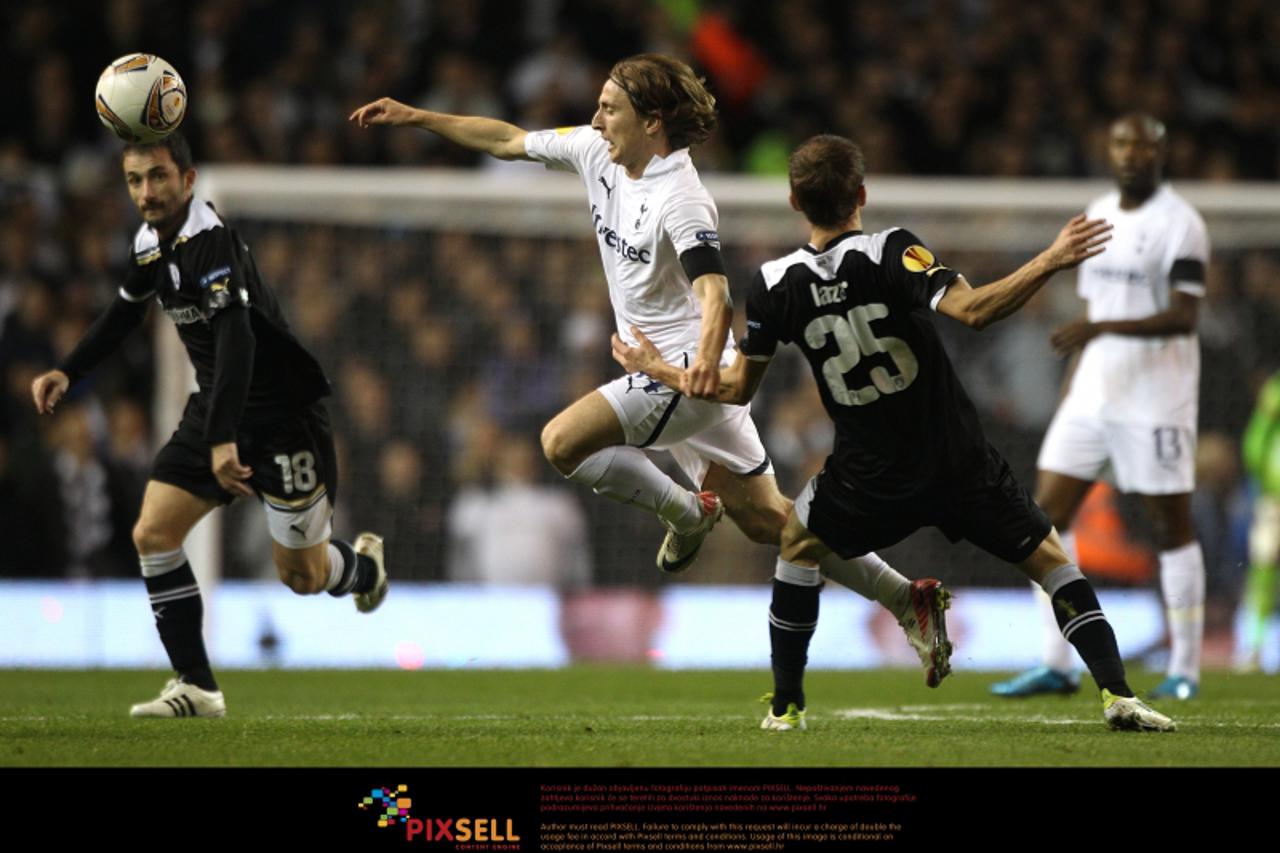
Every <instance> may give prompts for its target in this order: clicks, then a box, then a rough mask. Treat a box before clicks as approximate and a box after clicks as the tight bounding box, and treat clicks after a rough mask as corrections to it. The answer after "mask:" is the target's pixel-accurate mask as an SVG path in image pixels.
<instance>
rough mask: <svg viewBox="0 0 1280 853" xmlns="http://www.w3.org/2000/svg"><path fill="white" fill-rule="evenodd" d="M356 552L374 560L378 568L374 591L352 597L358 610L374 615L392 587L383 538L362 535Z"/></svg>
mask: <svg viewBox="0 0 1280 853" xmlns="http://www.w3.org/2000/svg"><path fill="white" fill-rule="evenodd" d="M355 550H356V553H357V554H363V555H365V556H366V557H368V558H369V559H370V560H373V564H374V565H375V566H376V567H377V568H378V577H377V580H375V581H374V583H373V589H371V590H369V591H368V592H357V593H355V594H354V595H352V596H351V597H352V598H354V599H355V602H356V610H359V611H360V612H361V613H372V612H373V611H375V610H377V609H378V607H379V606H380V605H381V604H382V600H383V599H384V598H386V597H387V589H388V588H389V587H390V586H391V582H390V581H388V580H387V568H386V564H385V562H384V560H383V557H382V537H381V536H378V535H377V534H376V533H361V534H360V535H359V536H357V537H356V543H355Z"/></svg>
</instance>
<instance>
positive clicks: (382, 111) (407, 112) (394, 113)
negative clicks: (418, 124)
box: [347, 98, 415, 127]
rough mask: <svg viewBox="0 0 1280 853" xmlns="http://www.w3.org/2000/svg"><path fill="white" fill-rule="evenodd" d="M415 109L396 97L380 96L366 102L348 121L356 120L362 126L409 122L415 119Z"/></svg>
mask: <svg viewBox="0 0 1280 853" xmlns="http://www.w3.org/2000/svg"><path fill="white" fill-rule="evenodd" d="M414 112H415V110H414V109H413V107H410V106H408V105H406V104H402V103H400V102H399V101H397V100H395V99H394V98H379V99H378V100H376V101H374V102H373V103H369V104H365V105H364V106H363V107H360V108H359V109H358V110H356V111H355V112H353V113H352V114H351V115H350V116H349V117H348V119H347V120H348V121H354V122H355V123H356V124H358V125H359V126H360V127H368V126H369V125H371V124H390V125H399V124H409V123H410V122H411V121H412V120H413V114H414Z"/></svg>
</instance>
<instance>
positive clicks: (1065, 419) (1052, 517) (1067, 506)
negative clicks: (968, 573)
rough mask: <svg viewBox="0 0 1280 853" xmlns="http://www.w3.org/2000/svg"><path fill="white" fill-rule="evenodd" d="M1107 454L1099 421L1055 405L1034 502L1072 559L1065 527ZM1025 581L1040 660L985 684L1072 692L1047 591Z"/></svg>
mask: <svg viewBox="0 0 1280 853" xmlns="http://www.w3.org/2000/svg"><path fill="white" fill-rule="evenodd" d="M1107 458H1108V451H1107V444H1106V434H1105V431H1104V430H1103V427H1102V424H1101V423H1099V422H1097V421H1096V420H1095V419H1092V418H1083V417H1075V416H1073V415H1072V414H1071V413H1070V412H1067V411H1065V410H1063V409H1059V410H1058V413H1057V414H1056V415H1055V416H1054V418H1053V422H1052V423H1051V424H1050V425H1049V430H1048V432H1046V433H1045V437H1044V443H1043V444H1042V445H1041V447H1040V456H1039V459H1038V461H1037V463H1036V467H1037V469H1038V470H1037V471H1036V494H1035V501H1036V503H1037V504H1038V505H1039V506H1040V508H1041V509H1043V510H1044V512H1045V514H1046V515H1047V516H1048V517H1049V521H1050V522H1051V523H1052V524H1053V526H1054V527H1055V528H1056V529H1057V530H1059V531H1064V532H1063V534H1062V542H1063V545H1064V546H1065V549H1066V551H1067V553H1068V556H1069V557H1070V558H1071V560H1072V562H1075V535H1074V534H1073V533H1071V532H1070V528H1071V525H1072V523H1073V522H1074V521H1075V517H1076V513H1077V512H1079V510H1080V505H1081V504H1082V503H1083V502H1084V499H1085V496H1086V495H1087V494H1088V493H1089V488H1090V487H1091V486H1092V485H1093V482H1094V480H1096V479H1097V477H1098V476H1099V475H1100V474H1101V473H1102V470H1103V469H1104V467H1105V466H1106V464H1107ZM1031 586H1032V589H1033V590H1034V591H1035V600H1036V609H1037V611H1038V612H1039V614H1040V624H1041V637H1042V640H1041V659H1040V663H1039V664H1038V665H1036V666H1034V667H1032V668H1031V669H1028V670H1026V671H1024V672H1021V673H1019V674H1018V675H1016V676H1014V677H1013V678H1011V679H1009V680H1007V681H1000V682H997V683H995V684H993V685H991V692H992V693H994V694H995V695H997V696H1005V697H1010V698H1018V697H1025V696H1035V695H1039V694H1043V693H1065V694H1071V693H1074V692H1076V690H1078V689H1079V686H1080V679H1079V675H1078V674H1077V672H1076V656H1075V652H1074V651H1073V650H1072V648H1071V645H1070V644H1069V643H1067V642H1066V640H1064V639H1063V638H1062V632H1061V631H1060V630H1058V622H1057V618H1056V617H1055V616H1054V613H1053V607H1052V606H1051V605H1050V603H1049V598H1048V596H1046V595H1045V594H1044V590H1042V589H1041V588H1040V587H1039V586H1038V585H1036V584H1032V585H1031Z"/></svg>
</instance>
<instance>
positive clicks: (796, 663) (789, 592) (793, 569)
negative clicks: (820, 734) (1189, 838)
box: [760, 510, 830, 731]
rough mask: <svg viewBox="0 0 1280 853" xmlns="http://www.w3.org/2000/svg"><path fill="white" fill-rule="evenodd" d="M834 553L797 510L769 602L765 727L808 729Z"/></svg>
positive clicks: (788, 524) (786, 535)
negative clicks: (813, 666)
mask: <svg viewBox="0 0 1280 853" xmlns="http://www.w3.org/2000/svg"><path fill="white" fill-rule="evenodd" d="M829 553H830V550H829V549H828V548H827V547H826V546H825V545H823V544H822V541H821V540H820V539H818V537H817V536H814V535H813V534H812V533H810V532H809V531H808V530H807V529H806V528H805V526H804V524H803V523H801V521H800V520H799V519H798V518H797V517H796V514H795V512H794V510H793V511H792V512H791V513H790V514H789V515H788V517H787V520H786V523H785V525H784V526H783V530H782V541H781V552H780V554H779V556H778V564H777V568H776V569H775V570H774V575H773V598H772V600H771V601H770V603H769V645H770V648H771V649H772V654H771V656H770V662H771V663H772V666H773V693H772V694H771V695H770V696H769V697H768V698H769V701H770V708H769V713H768V714H766V715H765V718H764V720H763V721H762V722H761V723H760V728H762V729H765V730H768V731H801V730H803V729H804V728H805V720H804V718H805V698H804V670H805V666H806V665H807V664H808V662H809V642H810V640H812V639H813V633H814V631H815V630H816V629H817V627H818V594H819V592H820V591H821V589H822V576H821V575H820V574H819V572H818V565H819V564H820V563H821V562H822V558H823V557H825V556H827V554H829Z"/></svg>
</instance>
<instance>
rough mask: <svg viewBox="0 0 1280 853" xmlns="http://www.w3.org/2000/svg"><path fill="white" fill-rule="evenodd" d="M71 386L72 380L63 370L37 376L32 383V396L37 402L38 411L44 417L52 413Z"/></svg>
mask: <svg viewBox="0 0 1280 853" xmlns="http://www.w3.org/2000/svg"><path fill="white" fill-rule="evenodd" d="M70 385H71V380H69V379H68V378H67V374H65V373H63V372H62V371H61V370H50V371H49V372H48V373H42V374H40V375H39V376H37V377H36V378H35V380H34V381H33V382H32V383H31V396H32V397H33V398H34V399H35V401H36V411H37V412H39V413H40V414H42V415H47V414H49V413H51V412H52V411H53V407H54V406H56V405H58V401H59V400H61V399H62V395H63V394H65V393H67V388H68V387H69V386H70Z"/></svg>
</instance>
